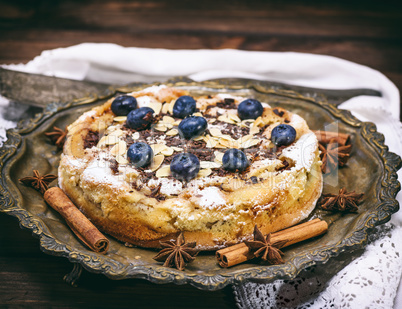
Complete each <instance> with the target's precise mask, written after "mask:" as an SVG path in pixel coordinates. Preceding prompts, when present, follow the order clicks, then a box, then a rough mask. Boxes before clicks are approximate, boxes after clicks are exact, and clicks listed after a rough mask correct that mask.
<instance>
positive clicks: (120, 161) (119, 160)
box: [116, 155, 128, 164]
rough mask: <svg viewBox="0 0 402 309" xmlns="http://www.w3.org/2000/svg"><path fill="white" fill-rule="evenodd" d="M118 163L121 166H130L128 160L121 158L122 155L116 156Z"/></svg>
mask: <svg viewBox="0 0 402 309" xmlns="http://www.w3.org/2000/svg"><path fill="white" fill-rule="evenodd" d="M116 161H117V162H118V163H119V164H128V160H127V159H126V158H124V157H123V156H120V155H118V156H116Z"/></svg>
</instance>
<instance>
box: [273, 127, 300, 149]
mask: <svg viewBox="0 0 402 309" xmlns="http://www.w3.org/2000/svg"><path fill="white" fill-rule="evenodd" d="M295 139H296V130H295V128H293V127H292V126H290V125H288V124H280V125H278V126H276V127H275V128H273V130H272V132H271V141H272V142H273V143H274V144H275V145H276V146H278V147H280V146H289V145H290V144H291V143H293V142H294V141H295Z"/></svg>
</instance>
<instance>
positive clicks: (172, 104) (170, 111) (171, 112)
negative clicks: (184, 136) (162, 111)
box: [168, 100, 176, 115]
mask: <svg viewBox="0 0 402 309" xmlns="http://www.w3.org/2000/svg"><path fill="white" fill-rule="evenodd" d="M175 103H176V100H172V101H170V104H169V109H168V112H169V114H170V115H173V106H174V104H175Z"/></svg>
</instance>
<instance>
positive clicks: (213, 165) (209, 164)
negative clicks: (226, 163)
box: [200, 161, 222, 168]
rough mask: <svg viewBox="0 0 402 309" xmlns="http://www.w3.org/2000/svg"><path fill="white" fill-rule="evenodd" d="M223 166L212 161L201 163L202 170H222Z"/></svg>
mask: <svg viewBox="0 0 402 309" xmlns="http://www.w3.org/2000/svg"><path fill="white" fill-rule="evenodd" d="M221 165H222V164H219V163H216V162H211V161H201V162H200V167H201V168H220V167H221Z"/></svg>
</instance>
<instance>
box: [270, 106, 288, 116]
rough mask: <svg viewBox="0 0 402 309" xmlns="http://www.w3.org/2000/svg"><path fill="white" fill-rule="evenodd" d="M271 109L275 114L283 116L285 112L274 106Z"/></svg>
mask: <svg viewBox="0 0 402 309" xmlns="http://www.w3.org/2000/svg"><path fill="white" fill-rule="evenodd" d="M272 111H273V112H274V114H275V115H278V116H279V117H283V115H284V114H285V112H284V111H278V110H277V109H276V108H274V109H273V110H272Z"/></svg>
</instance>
